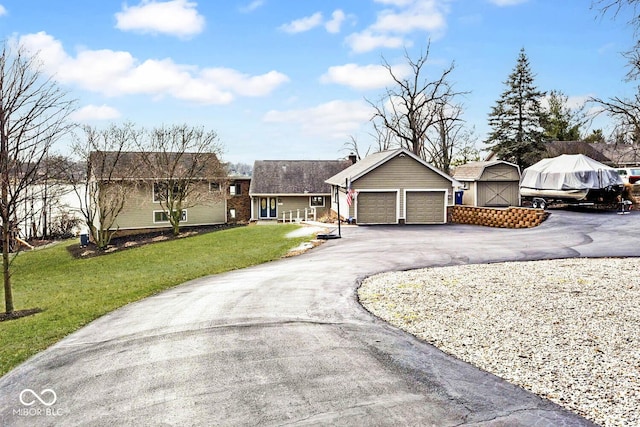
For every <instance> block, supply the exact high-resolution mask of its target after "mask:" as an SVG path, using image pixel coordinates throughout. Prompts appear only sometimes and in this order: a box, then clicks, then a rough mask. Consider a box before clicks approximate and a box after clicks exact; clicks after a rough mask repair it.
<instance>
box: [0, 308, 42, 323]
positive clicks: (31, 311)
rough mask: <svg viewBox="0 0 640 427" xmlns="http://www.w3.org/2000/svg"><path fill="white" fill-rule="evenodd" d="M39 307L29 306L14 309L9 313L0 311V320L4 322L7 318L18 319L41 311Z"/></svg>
mask: <svg viewBox="0 0 640 427" xmlns="http://www.w3.org/2000/svg"><path fill="white" fill-rule="evenodd" d="M41 312H42V309H41V308H37V307H36V308H29V309H26V310H15V311H12V312H11V313H0V322H4V321H7V320H14V319H20V318H21V317H26V316H32V315H34V314H37V313H41Z"/></svg>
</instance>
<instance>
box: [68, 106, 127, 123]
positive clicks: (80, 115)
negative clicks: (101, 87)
mask: <svg viewBox="0 0 640 427" xmlns="http://www.w3.org/2000/svg"><path fill="white" fill-rule="evenodd" d="M120 116H121V114H120V112H119V111H118V110H116V109H115V108H113V107H109V106H107V105H104V104H103V105H85V106H84V107H82V108H79V109H78V110H76V111H74V112H73V113H72V114H71V116H70V119H71V120H73V121H76V122H80V123H85V122H90V121H93V120H113V119H117V118H119V117H120Z"/></svg>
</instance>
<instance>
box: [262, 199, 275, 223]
mask: <svg viewBox="0 0 640 427" xmlns="http://www.w3.org/2000/svg"><path fill="white" fill-rule="evenodd" d="M276 206H277V201H276V198H275V197H261V198H260V218H277V212H276Z"/></svg>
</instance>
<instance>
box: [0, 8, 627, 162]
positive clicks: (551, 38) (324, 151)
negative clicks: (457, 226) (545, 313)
mask: <svg viewBox="0 0 640 427" xmlns="http://www.w3.org/2000/svg"><path fill="white" fill-rule="evenodd" d="M590 6H591V1H590V0H566V1H565V0H562V1H558V0H351V1H337V0H322V1H310V0H306V1H299V0H298V1H296V0H241V1H235V0H225V1H204V0H199V1H198V0H193V1H188V0H170V1H160V0H141V1H140V0H129V1H128V2H127V1H125V2H123V1H122V0H117V1H116V0H100V1H86V0H65V1H59V0H49V1H33V0H0V31H1V32H2V38H3V39H5V40H16V41H19V42H21V43H22V44H23V45H24V46H25V47H27V48H28V49H30V50H31V51H32V52H37V53H38V55H39V57H40V59H41V60H42V63H43V67H44V69H45V70H46V72H48V73H51V74H52V75H53V76H54V78H55V79H56V80H57V81H58V82H59V83H60V84H61V85H62V86H63V87H64V88H65V89H67V90H68V91H69V94H70V96H71V97H73V98H75V99H77V100H78V110H77V111H76V113H75V114H74V119H75V120H76V121H78V122H81V123H86V124H90V125H93V126H97V127H103V126H106V125H108V124H110V123H112V122H122V121H132V122H134V123H137V124H139V125H143V126H146V127H153V126H156V125H162V124H181V123H188V124H192V125H198V126H200V125H201V126H204V127H205V128H206V129H210V130H215V131H217V132H218V134H219V136H220V138H221V140H222V142H223V143H224V145H225V154H224V157H225V160H227V161H231V162H244V163H249V164H252V163H253V161H254V160H260V159H335V158H340V157H344V156H345V155H347V154H348V153H347V152H346V151H345V149H344V144H345V142H347V141H349V140H350V139H351V138H352V137H353V138H355V139H356V140H357V141H358V144H359V146H360V148H361V149H365V148H366V147H367V146H368V145H370V144H371V143H372V141H373V137H372V136H371V134H370V132H371V130H370V126H369V119H370V118H371V116H372V111H371V107H370V106H369V104H368V103H367V100H371V101H377V100H379V99H380V97H381V95H382V94H383V91H384V88H385V87H386V86H388V85H390V81H389V75H388V72H387V71H386V70H384V69H382V68H381V62H382V61H383V60H384V61H386V62H387V63H389V64H390V65H392V66H394V67H397V68H395V70H397V73H398V74H399V75H401V74H402V73H403V70H404V69H405V68H404V67H403V66H404V65H406V61H405V59H404V54H405V51H406V52H407V53H408V54H409V55H410V56H411V57H413V58H417V55H419V54H420V52H421V51H424V50H425V49H426V46H427V43H428V41H429V40H431V49H430V55H429V68H428V76H429V75H431V76H433V77H434V78H436V77H438V76H439V74H440V73H441V72H442V69H443V67H446V66H448V65H450V64H451V63H452V62H454V63H455V71H454V72H453V74H452V77H451V79H452V81H453V82H454V83H455V85H456V89H457V90H460V91H469V92H470V93H469V94H468V95H466V97H465V98H464V105H465V111H466V112H465V115H464V118H465V119H466V121H467V123H468V125H470V126H475V129H476V134H477V135H478V137H479V140H480V141H481V140H482V139H483V138H484V137H485V136H486V133H487V131H488V128H487V115H488V113H489V112H490V109H491V107H492V106H493V105H494V103H495V101H496V100H497V99H498V98H499V97H500V94H501V93H502V92H503V90H504V83H503V82H504V81H505V80H506V78H507V77H508V75H509V74H510V73H511V71H512V70H513V68H514V66H515V64H516V60H517V57H518V53H519V51H520V49H521V48H525V50H526V53H527V55H528V57H529V60H530V63H531V67H532V71H533V72H534V73H535V74H536V84H537V86H538V88H539V89H541V90H546V91H549V90H561V91H562V92H564V93H565V94H566V95H568V96H569V97H570V99H571V101H572V102H579V101H580V100H582V99H586V98H588V97H589V96H598V97H610V96H629V95H631V94H632V93H633V92H632V89H633V88H632V87H631V86H630V85H629V84H624V83H623V82H622V80H623V77H624V75H625V73H626V70H625V61H624V59H623V58H622V57H621V55H620V52H622V51H624V50H625V49H627V48H629V47H630V46H631V44H632V32H631V30H630V29H629V28H628V27H627V26H626V25H625V23H626V21H627V18H626V16H625V14H624V13H623V14H621V15H619V16H618V17H617V19H616V20H613V19H612V16H605V17H604V18H603V17H601V16H599V15H598V12H597V10H594V9H591V8H590ZM627 15H628V14H627ZM599 125H600V126H606V124H601V123H599ZM478 146H479V148H483V145H482V143H479V144H478Z"/></svg>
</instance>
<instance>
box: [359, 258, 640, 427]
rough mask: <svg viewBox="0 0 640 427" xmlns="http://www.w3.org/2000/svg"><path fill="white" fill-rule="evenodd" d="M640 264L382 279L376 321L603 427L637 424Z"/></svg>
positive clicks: (542, 265) (370, 301)
mask: <svg viewBox="0 0 640 427" xmlns="http://www.w3.org/2000/svg"><path fill="white" fill-rule="evenodd" d="M639 268H640V258H624V259H618V258H606V259H585V258H579V259H564V260H553V261H534V262H514V263H502V264H488V265H465V266H455V267H443V268H430V269H422V270H414V271H407V272H394V273H385V274H381V275H377V276H374V277H370V278H368V279H366V280H365V281H364V282H363V284H362V286H361V287H360V289H359V290H358V295H359V298H360V301H361V303H362V304H363V305H364V307H365V308H367V309H368V310H369V311H371V312H372V313H373V314H375V315H376V316H378V317H380V318H382V319H384V320H386V321H388V322H390V323H391V324H393V325H395V326H397V327H399V328H401V329H403V330H405V331H407V332H409V333H411V334H414V335H415V336H417V337H419V338H421V339H423V340H425V341H427V342H429V343H432V344H434V345H435V346H437V347H438V348H440V349H441V350H443V351H445V352H447V353H449V354H452V355H454V356H456V357H458V358H460V359H462V360H464V361H466V362H469V363H471V364H473V365H476V366H478V367H480V368H481V369H484V370H487V371H489V372H492V373H494V374H496V375H498V376H500V377H502V378H504V379H506V380H507V381H510V382H512V383H514V384H517V385H519V386H522V387H523V388H525V389H527V390H530V391H532V392H534V393H536V394H538V395H539V396H542V397H545V398H548V399H550V400H552V401H554V402H556V403H558V404H560V405H562V406H564V407H565V408H567V409H569V410H571V411H573V412H576V413H578V414H580V415H582V416H584V417H586V418H588V419H590V420H592V421H594V422H596V423H598V424H601V425H603V426H638V425H640V275H639V274H638V273H639Z"/></svg>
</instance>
